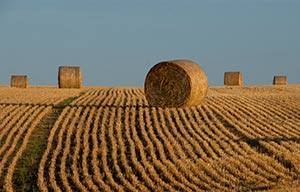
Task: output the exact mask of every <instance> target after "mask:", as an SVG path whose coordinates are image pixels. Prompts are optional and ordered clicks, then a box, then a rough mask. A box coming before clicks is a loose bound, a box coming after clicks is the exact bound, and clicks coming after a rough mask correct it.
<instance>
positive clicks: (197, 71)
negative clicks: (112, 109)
mask: <svg viewBox="0 0 300 192" xmlns="http://www.w3.org/2000/svg"><path fill="white" fill-rule="evenodd" d="M207 90H208V80H207V77H206V74H205V72H204V71H203V70H202V68H201V67H200V66H199V65H198V64H196V63H194V62H192V61H189V60H175V61H164V62H160V63H158V64H156V65H155V66H154V67H152V68H151V69H150V71H149V72H148V74H147V77H146V80H145V94H146V98H147V100H148V101H149V103H150V104H151V105H152V106H157V107H163V108H165V107H190V106H197V105H199V104H200V103H201V102H202V101H203V100H204V98H205V97H206V94H207Z"/></svg>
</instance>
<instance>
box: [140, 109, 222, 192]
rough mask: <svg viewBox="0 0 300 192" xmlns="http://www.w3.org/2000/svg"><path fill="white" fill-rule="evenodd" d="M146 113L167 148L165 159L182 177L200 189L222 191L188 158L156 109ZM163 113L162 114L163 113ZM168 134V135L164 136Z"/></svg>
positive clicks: (147, 118)
mask: <svg viewBox="0 0 300 192" xmlns="http://www.w3.org/2000/svg"><path fill="white" fill-rule="evenodd" d="M145 112H146V122H148V124H150V120H152V119H153V120H152V122H153V125H152V126H153V129H154V132H155V133H156V135H157V138H158V139H159V140H160V141H161V142H162V144H163V146H165V155H166V157H165V159H168V160H169V161H170V162H172V164H174V165H175V167H176V168H177V170H178V172H180V173H181V175H182V177H185V178H186V179H188V180H189V181H191V182H193V183H194V184H195V185H196V186H197V187H198V188H199V189H203V190H208V189H209V188H210V187H212V186H214V187H216V188H219V189H220V186H219V183H216V182H214V181H213V180H211V179H210V178H209V177H207V176H206V175H205V173H204V172H203V170H202V168H201V167H199V166H198V165H196V164H195V163H194V162H193V160H192V159H191V158H187V157H186V156H185V153H184V152H183V150H182V147H181V146H180V145H179V144H178V143H177V141H176V140H175V139H174V137H173V136H172V135H171V134H170V132H168V130H167V129H168V128H167V127H166V125H165V121H160V120H158V119H159V117H158V116H159V115H160V114H159V113H158V111H157V109H156V108H151V114H147V110H146V111H145ZM161 113H162V112H161ZM147 127H149V126H147ZM164 132H165V133H166V135H165V134H164ZM203 153H204V154H205V152H204V151H203Z"/></svg>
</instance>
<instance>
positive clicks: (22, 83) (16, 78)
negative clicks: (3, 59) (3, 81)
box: [11, 75, 29, 88]
mask: <svg viewBox="0 0 300 192" xmlns="http://www.w3.org/2000/svg"><path fill="white" fill-rule="evenodd" d="M28 84H29V81H28V76H27V75H12V76H11V87H16V88H28Z"/></svg>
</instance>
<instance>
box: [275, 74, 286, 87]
mask: <svg viewBox="0 0 300 192" xmlns="http://www.w3.org/2000/svg"><path fill="white" fill-rule="evenodd" d="M287 84H288V80H287V76H274V79H273V85H287Z"/></svg>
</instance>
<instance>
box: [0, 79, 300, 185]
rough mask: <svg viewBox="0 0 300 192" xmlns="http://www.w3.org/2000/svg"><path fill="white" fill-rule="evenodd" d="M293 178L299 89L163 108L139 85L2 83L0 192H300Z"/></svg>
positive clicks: (224, 94)
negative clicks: (71, 86)
mask: <svg viewBox="0 0 300 192" xmlns="http://www.w3.org/2000/svg"><path fill="white" fill-rule="evenodd" d="M299 175H300V86H299V85H289V86H244V87H210V88H209V92H208V96H207V98H206V99H205V101H204V103H203V104H202V105H201V106H198V107H191V108H168V109H162V108H156V107H151V106H149V104H148V102H147V101H146V99H145V96H144V93H143V89H141V88H116V87H84V88H83V89H81V90H75V89H74V90H69V89H57V88H55V87H39V88H38V87H31V88H29V89H16V88H10V87H0V191H12V190H15V191H34V190H37V191H284V190H285V191H286V190H290V191H298V190H299V189H300V182H299V181H300V176H299Z"/></svg>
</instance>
